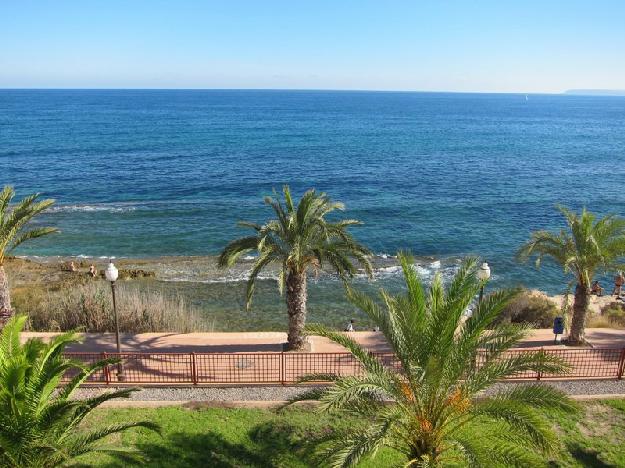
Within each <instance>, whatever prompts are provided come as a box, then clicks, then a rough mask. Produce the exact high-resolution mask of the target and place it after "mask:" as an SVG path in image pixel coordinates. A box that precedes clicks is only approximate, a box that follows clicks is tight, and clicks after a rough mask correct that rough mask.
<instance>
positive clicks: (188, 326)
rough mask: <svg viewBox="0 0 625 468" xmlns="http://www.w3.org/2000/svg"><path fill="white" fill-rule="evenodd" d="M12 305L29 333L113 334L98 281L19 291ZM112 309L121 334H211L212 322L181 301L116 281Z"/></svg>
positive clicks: (104, 286)
mask: <svg viewBox="0 0 625 468" xmlns="http://www.w3.org/2000/svg"><path fill="white" fill-rule="evenodd" d="M14 297H15V301H14V302H15V306H16V309H17V310H18V311H19V312H20V313H23V314H25V313H27V314H28V315H29V323H28V328H29V329H30V330H32V331H68V330H82V331H85V332H92V333H99V332H112V331H114V321H113V301H112V295H111V288H110V286H109V284H108V283H106V282H104V281H90V282H88V283H86V284H73V285H68V286H67V287H64V288H60V289H56V288H55V289H49V290H44V289H40V288H39V289H38V288H20V289H16V290H15V293H14ZM117 311H118V315H119V327H120V330H121V331H123V332H128V333H145V332H164V331H170V332H179V333H187V332H192V331H212V330H213V329H214V327H213V324H212V323H210V322H209V320H208V319H206V318H205V317H203V316H202V314H201V312H200V311H198V310H196V309H193V308H190V307H188V306H187V304H186V303H185V302H184V300H183V299H182V297H173V298H172V297H169V296H166V295H165V294H163V293H162V292H160V291H149V290H148V291H140V290H138V289H136V288H135V287H129V286H127V285H125V284H123V283H118V288H117Z"/></svg>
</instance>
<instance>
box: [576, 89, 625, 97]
mask: <svg viewBox="0 0 625 468" xmlns="http://www.w3.org/2000/svg"><path fill="white" fill-rule="evenodd" d="M564 94H575V95H578V96H625V89H568V90H566V91H564Z"/></svg>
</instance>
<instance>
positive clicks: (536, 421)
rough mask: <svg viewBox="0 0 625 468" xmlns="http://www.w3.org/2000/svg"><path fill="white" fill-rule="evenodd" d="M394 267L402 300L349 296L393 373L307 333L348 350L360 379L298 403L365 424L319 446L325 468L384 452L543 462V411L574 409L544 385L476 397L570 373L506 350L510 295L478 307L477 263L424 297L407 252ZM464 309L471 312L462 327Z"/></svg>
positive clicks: (518, 330) (548, 434)
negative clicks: (387, 352)
mask: <svg viewBox="0 0 625 468" xmlns="http://www.w3.org/2000/svg"><path fill="white" fill-rule="evenodd" d="M399 258H400V262H401V264H402V268H403V270H404V279H405V281H406V292H405V293H400V294H395V295H394V294H390V293H389V292H387V291H384V290H382V291H381V292H380V294H379V296H378V297H377V298H374V297H369V296H368V295H366V294H364V293H362V292H359V291H357V290H354V289H351V288H350V289H349V290H348V298H349V300H350V301H351V302H352V303H353V304H354V305H355V306H356V307H358V308H360V309H361V310H362V311H363V312H364V313H365V314H367V315H368V316H369V318H370V319H371V320H372V321H374V322H375V323H376V325H378V326H379V328H380V330H381V332H382V333H383V334H384V337H385V338H386V341H387V343H388V345H389V346H390V347H391V350H392V352H393V354H394V355H395V356H396V357H397V359H398V360H399V362H400V367H399V368H390V367H385V366H384V365H382V363H381V362H380V361H379V360H378V359H377V358H376V357H375V356H374V355H373V354H372V353H370V352H369V351H368V350H367V349H364V348H363V347H362V346H360V345H359V344H358V343H357V342H355V341H354V340H353V339H352V338H351V337H350V336H349V334H346V333H337V332H334V331H330V330H327V329H325V328H324V327H320V326H309V327H308V328H307V330H308V332H309V333H315V334H318V335H321V336H324V337H327V338H329V339H331V340H332V341H334V342H336V343H337V344H340V345H341V346H343V347H344V348H346V349H347V350H348V351H349V352H351V353H352V354H353V355H354V357H355V358H356V359H357V360H358V361H359V363H360V365H361V367H362V371H363V372H362V374H361V375H344V376H341V377H339V378H337V379H335V380H334V381H333V384H332V385H331V386H330V387H328V388H327V389H325V390H323V389H314V391H312V392H310V393H308V395H305V396H303V397H302V398H304V397H314V398H316V399H318V400H319V401H320V402H321V408H322V409H324V410H327V411H338V412H339V413H346V414H356V415H359V416H360V417H361V418H362V419H361V421H362V425H361V426H356V427H354V428H353V429H351V430H348V431H347V432H345V433H338V434H336V435H335V437H334V440H333V442H332V443H330V444H329V445H324V449H325V450H326V451H325V452H324V453H325V455H326V456H327V457H328V462H327V463H328V464H329V465H330V466H336V467H344V466H354V465H356V464H357V463H358V462H359V461H360V460H361V459H362V458H364V457H371V456H375V453H376V451H377V450H378V449H379V448H381V447H383V446H387V447H392V448H393V449H395V450H396V451H399V452H400V453H402V454H403V455H404V456H405V462H406V464H405V466H415V467H416V466H419V467H425V466H432V467H434V466H447V465H449V464H451V465H454V466H483V467H491V466H535V465H537V464H541V463H544V457H545V456H546V455H547V454H549V453H550V452H551V451H552V450H554V448H555V447H556V446H557V443H558V442H557V438H556V437H555V435H554V432H553V429H552V428H551V425H550V423H549V421H548V419H547V418H546V417H545V416H544V411H545V410H546V409H547V408H549V409H555V410H560V411H575V410H576V409H577V407H576V405H575V404H573V403H572V402H571V401H570V400H569V399H568V398H567V396H566V395H564V394H562V393H561V392H559V391H557V390H555V389H553V388H550V387H545V386H541V385H528V386H520V387H512V388H508V389H506V390H504V391H501V392H499V393H498V394H495V395H493V396H490V397H488V398H485V397H484V396H483V395H482V394H481V392H482V390H484V389H486V388H488V387H490V386H491V385H493V384H494V383H496V382H497V381H498V380H500V379H502V378H505V377H508V376H511V375H515V374H517V373H519V372H526V371H533V372H545V373H553V374H558V373H562V372H564V371H566V369H567V366H566V364H565V363H564V362H562V361H561V360H560V359H557V358H555V357H553V356H551V355H548V354H547V353H545V352H543V351H532V350H528V351H523V352H519V351H511V348H513V347H514V345H515V344H517V343H518V342H519V340H520V339H522V338H523V336H525V333H526V331H527V328H526V327H524V326H517V325H509V324H501V323H499V321H498V320H497V319H498V317H499V315H500V314H501V312H502V310H503V308H504V306H505V305H506V303H507V302H508V301H509V300H510V299H511V298H512V297H514V295H515V294H516V291H500V292H494V293H493V294H490V295H488V296H486V297H485V298H484V299H483V301H482V302H481V303H480V304H478V305H477V306H475V304H473V302H474V300H475V297H476V295H477V294H478V292H479V290H480V287H481V286H482V283H481V282H480V281H479V280H478V279H477V277H476V266H477V261H476V259H467V260H466V261H465V262H464V263H463V264H462V265H461V266H460V268H459V270H458V272H457V274H456V275H455V277H454V278H453V279H452V280H451V281H450V282H449V284H447V285H445V284H443V282H442V280H441V279H440V278H436V279H435V280H434V281H433V282H432V284H431V285H430V286H429V287H428V288H427V290H426V288H425V286H424V285H423V284H422V283H421V282H420V281H419V279H418V277H417V275H416V273H415V271H414V268H413V264H414V261H413V260H412V258H411V257H410V256H409V255H407V254H404V253H400V254H399ZM469 306H471V307H472V309H473V310H474V312H473V315H472V317H471V318H466V316H465V314H464V312H465V310H466V309H467V308H468V307H469ZM315 378H316V379H318V376H315V377H311V380H312V379H315Z"/></svg>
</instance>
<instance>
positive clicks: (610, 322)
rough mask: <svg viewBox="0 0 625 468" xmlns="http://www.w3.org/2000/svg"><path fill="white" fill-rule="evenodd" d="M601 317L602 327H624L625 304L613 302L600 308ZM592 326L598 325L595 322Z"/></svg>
mask: <svg viewBox="0 0 625 468" xmlns="http://www.w3.org/2000/svg"><path fill="white" fill-rule="evenodd" d="M601 317H602V318H603V319H604V322H605V324H604V325H603V326H604V327H606V326H607V327H610V328H623V327H625V305H624V304H619V303H618V302H613V303H612V304H608V305H607V306H606V307H604V308H603V309H602V310H601ZM593 326H595V327H598V326H599V325H598V324H597V323H593Z"/></svg>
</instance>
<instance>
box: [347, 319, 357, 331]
mask: <svg viewBox="0 0 625 468" xmlns="http://www.w3.org/2000/svg"><path fill="white" fill-rule="evenodd" d="M354 323H356V321H355V320H354V319H351V320H350V321H349V323H348V324H347V326H346V327H345V331H346V332H353V331H355V330H354Z"/></svg>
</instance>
